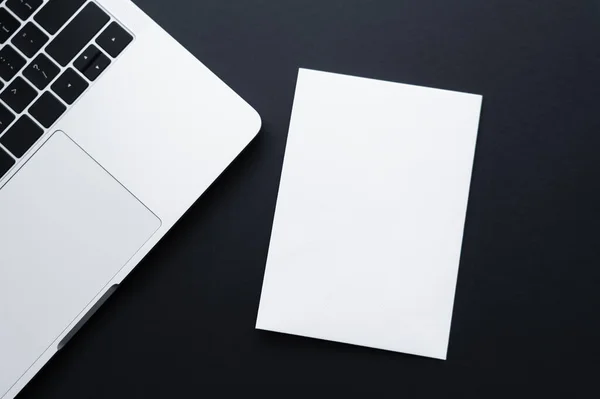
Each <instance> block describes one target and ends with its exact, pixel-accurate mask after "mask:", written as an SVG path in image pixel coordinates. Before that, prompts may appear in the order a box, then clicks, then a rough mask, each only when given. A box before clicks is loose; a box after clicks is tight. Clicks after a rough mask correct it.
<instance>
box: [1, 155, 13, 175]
mask: <svg viewBox="0 0 600 399" xmlns="http://www.w3.org/2000/svg"><path fill="white" fill-rule="evenodd" d="M14 164H15V160H14V159H12V157H11V156H10V155H8V154H7V153H6V151H4V150H3V149H2V148H0V179H1V178H2V177H3V176H4V175H5V174H6V172H8V171H9V170H10V168H12V166H13V165H14Z"/></svg>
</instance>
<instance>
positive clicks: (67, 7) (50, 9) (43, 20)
mask: <svg viewBox="0 0 600 399" xmlns="http://www.w3.org/2000/svg"><path fill="white" fill-rule="evenodd" d="M85 2H86V0H50V1H49V2H48V3H47V4H46V5H45V6H44V7H43V8H42V9H41V10H40V12H38V13H37V14H36V15H35V17H34V19H35V21H36V22H37V23H38V24H40V25H41V26H42V28H44V29H46V32H48V33H50V34H52V35H53V34H55V33H56V32H58V30H59V29H60V28H61V27H62V26H63V25H64V24H65V22H67V21H68V20H69V18H71V17H72V16H73V15H75V12H76V11H77V10H78V9H79V7H81V6H82V5H83V3H85Z"/></svg>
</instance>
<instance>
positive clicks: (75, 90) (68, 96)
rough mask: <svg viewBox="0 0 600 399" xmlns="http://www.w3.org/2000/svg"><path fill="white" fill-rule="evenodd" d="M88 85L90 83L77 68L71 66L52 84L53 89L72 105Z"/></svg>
mask: <svg viewBox="0 0 600 399" xmlns="http://www.w3.org/2000/svg"><path fill="white" fill-rule="evenodd" d="M87 87H88V83H87V82H86V81H85V80H83V78H82V77H81V76H79V75H78V74H77V72H75V70H73V69H72V68H69V69H67V70H65V71H64V72H63V74H62V75H60V77H59V78H58V79H56V82H54V84H52V91H53V92H55V93H56V94H58V96H59V97H60V98H62V99H63V100H64V102H66V103H67V104H69V105H71V104H73V103H74V102H75V100H77V98H78V97H79V96H80V95H81V93H83V92H84V91H85V89H87Z"/></svg>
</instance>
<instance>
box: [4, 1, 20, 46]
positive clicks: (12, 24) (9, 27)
mask: <svg viewBox="0 0 600 399" xmlns="http://www.w3.org/2000/svg"><path fill="white" fill-rule="evenodd" d="M19 26H21V23H20V22H19V21H18V20H17V19H16V18H15V17H13V16H12V15H10V13H9V12H8V11H6V10H5V9H4V8H0V44H3V43H6V41H7V40H8V39H9V38H10V37H11V36H12V34H13V33H15V32H16V30H17V29H19Z"/></svg>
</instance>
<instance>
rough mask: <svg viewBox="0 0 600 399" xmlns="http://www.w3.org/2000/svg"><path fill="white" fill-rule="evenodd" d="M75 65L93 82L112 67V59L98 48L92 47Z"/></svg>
mask: <svg viewBox="0 0 600 399" xmlns="http://www.w3.org/2000/svg"><path fill="white" fill-rule="evenodd" d="M88 54H89V55H88ZM73 65H74V66H75V68H77V69H78V70H79V71H80V72H81V73H83V75H84V76H85V77H86V78H88V79H89V80H91V81H92V82H93V81H94V80H96V78H97V77H98V76H100V74H101V73H102V72H104V70H105V69H106V68H107V67H108V66H109V65H110V58H108V57H107V56H106V55H104V53H103V52H101V51H100V50H98V49H97V48H96V46H94V45H91V46H90V47H88V48H87V49H86V50H85V52H84V53H83V54H81V56H79V57H78V58H77V59H76V60H75V62H74V63H73Z"/></svg>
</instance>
